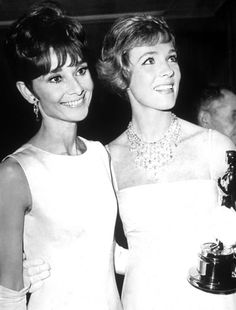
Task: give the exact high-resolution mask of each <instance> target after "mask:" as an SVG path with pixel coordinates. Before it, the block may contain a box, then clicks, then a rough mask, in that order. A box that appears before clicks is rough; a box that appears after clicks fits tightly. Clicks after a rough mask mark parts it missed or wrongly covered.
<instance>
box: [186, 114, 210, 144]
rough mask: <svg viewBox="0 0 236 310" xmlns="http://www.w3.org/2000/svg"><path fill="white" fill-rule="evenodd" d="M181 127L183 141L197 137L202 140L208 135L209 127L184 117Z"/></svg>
mask: <svg viewBox="0 0 236 310" xmlns="http://www.w3.org/2000/svg"><path fill="white" fill-rule="evenodd" d="M181 128H182V140H183V141H189V140H192V139H196V140H197V141H199V142H200V141H201V140H202V139H205V137H207V133H208V129H206V128H203V127H201V126H199V125H196V124H194V123H191V122H188V121H186V120H183V119H181Z"/></svg>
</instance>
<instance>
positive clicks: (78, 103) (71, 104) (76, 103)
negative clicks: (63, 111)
mask: <svg viewBox="0 0 236 310" xmlns="http://www.w3.org/2000/svg"><path fill="white" fill-rule="evenodd" d="M83 99H84V98H80V99H78V100H73V101H67V102H62V103H61V104H62V105H64V106H66V107H70V108H77V107H79V106H81V104H82V103H83Z"/></svg>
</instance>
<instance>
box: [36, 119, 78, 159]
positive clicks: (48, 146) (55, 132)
mask: <svg viewBox="0 0 236 310" xmlns="http://www.w3.org/2000/svg"><path fill="white" fill-rule="evenodd" d="M32 142H33V144H35V145H37V146H38V147H40V148H42V149H44V150H47V151H49V152H51V153H55V154H59V155H77V154H80V153H82V147H81V144H80V143H78V141H77V125H76V124H75V123H65V126H60V127H58V126H56V128H55V127H54V126H53V125H52V124H50V125H49V124H46V123H44V122H43V123H42V125H41V128H40V129H39V131H38V132H37V134H36V135H35V136H34V138H33V139H32Z"/></svg>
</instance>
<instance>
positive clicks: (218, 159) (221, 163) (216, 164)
mask: <svg viewBox="0 0 236 310" xmlns="http://www.w3.org/2000/svg"><path fill="white" fill-rule="evenodd" d="M231 150H236V147H235V145H234V143H233V142H232V141H231V140H230V139H229V138H228V137H226V136H225V135H223V134H221V133H219V132H217V131H213V132H212V151H211V158H212V162H211V165H212V172H213V177H214V178H215V179H218V178H219V177H221V176H223V174H224V173H225V172H226V169H227V168H228V167H227V163H226V151H231Z"/></svg>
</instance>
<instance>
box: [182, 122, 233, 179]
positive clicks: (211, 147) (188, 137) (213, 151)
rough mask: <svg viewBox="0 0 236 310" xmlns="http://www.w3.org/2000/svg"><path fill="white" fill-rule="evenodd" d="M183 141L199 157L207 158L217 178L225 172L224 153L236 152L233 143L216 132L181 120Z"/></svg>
mask: <svg viewBox="0 0 236 310" xmlns="http://www.w3.org/2000/svg"><path fill="white" fill-rule="evenodd" d="M182 125H183V139H184V141H186V143H189V144H190V145H191V146H193V148H194V150H195V151H196V152H198V151H200V153H201V156H204V155H205V156H207V157H208V161H210V165H211V168H212V173H213V177H215V178H218V177H219V176H221V175H222V174H223V173H224V172H225V170H226V168H227V167H226V151H229V150H236V147H235V145H234V143H233V142H232V141H231V140H230V139H229V138H228V137H227V136H225V135H223V134H221V133H220V132H218V131H216V130H209V129H205V128H203V127H200V126H198V125H195V124H192V123H190V122H187V121H184V120H182Z"/></svg>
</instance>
